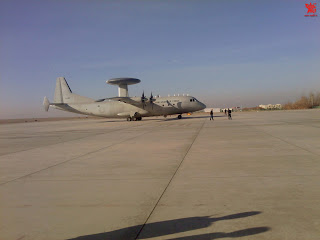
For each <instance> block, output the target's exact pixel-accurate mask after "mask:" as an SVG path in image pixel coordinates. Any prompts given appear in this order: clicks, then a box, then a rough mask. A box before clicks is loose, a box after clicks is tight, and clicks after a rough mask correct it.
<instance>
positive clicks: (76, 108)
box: [43, 77, 206, 121]
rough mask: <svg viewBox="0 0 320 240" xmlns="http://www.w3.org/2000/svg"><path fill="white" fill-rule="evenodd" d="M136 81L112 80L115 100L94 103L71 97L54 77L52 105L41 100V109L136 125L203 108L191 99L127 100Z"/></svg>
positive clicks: (72, 94)
mask: <svg viewBox="0 0 320 240" xmlns="http://www.w3.org/2000/svg"><path fill="white" fill-rule="evenodd" d="M139 82H140V80H139V79H137V78H113V79H110V80H108V81H107V83H108V84H112V85H118V93H119V94H118V95H119V96H118V97H112V98H103V99H99V100H94V99H91V98H87V97H84V96H80V95H78V94H75V93H72V91H71V89H70V87H69V85H68V83H67V81H66V79H65V78H64V77H58V78H57V81H56V88H55V92H54V102H53V103H50V102H49V100H48V98H47V97H44V100H43V105H44V108H45V110H46V111H48V110H49V107H50V106H51V107H53V108H56V109H59V110H63V111H68V112H73V113H79V114H85V115H92V116H99V117H106V118H127V121H140V120H141V119H142V117H151V116H164V117H167V115H175V114H178V118H179V119H181V117H182V116H181V114H183V113H190V112H195V111H199V110H202V109H204V108H205V107H206V106H205V105H204V104H203V103H201V102H200V101H198V100H197V99H196V98H194V97H192V96H184V95H183V96H181V95H180V96H179V95H178V96H170V97H160V96H153V95H152V93H151V96H150V97H149V98H147V97H146V96H145V95H144V92H143V93H142V96H141V97H129V94H128V85H132V84H136V83H139Z"/></svg>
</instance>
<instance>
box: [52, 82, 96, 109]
mask: <svg viewBox="0 0 320 240" xmlns="http://www.w3.org/2000/svg"><path fill="white" fill-rule="evenodd" d="M93 101H94V100H93V99H91V98H87V97H83V96H80V95H77V94H74V93H72V91H71V88H70V87H69V84H68V83H67V81H66V79H65V78H64V77H58V78H57V81H56V90H55V92H54V103H89V102H93Z"/></svg>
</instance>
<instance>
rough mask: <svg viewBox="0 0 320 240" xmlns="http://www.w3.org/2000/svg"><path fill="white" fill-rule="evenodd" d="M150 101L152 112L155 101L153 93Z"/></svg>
mask: <svg viewBox="0 0 320 240" xmlns="http://www.w3.org/2000/svg"><path fill="white" fill-rule="evenodd" d="M149 101H150V103H151V108H152V110H153V101H154V99H153V96H152V92H151V96H150V98H149Z"/></svg>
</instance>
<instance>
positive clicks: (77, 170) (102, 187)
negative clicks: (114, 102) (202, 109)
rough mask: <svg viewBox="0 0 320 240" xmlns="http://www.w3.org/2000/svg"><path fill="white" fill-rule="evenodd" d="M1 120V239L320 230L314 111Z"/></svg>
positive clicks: (317, 115) (266, 235) (319, 147)
mask: <svg viewBox="0 0 320 240" xmlns="http://www.w3.org/2000/svg"><path fill="white" fill-rule="evenodd" d="M216 115H217V116H216V117H215V119H214V121H209V116H204V115H192V116H186V117H185V118H183V119H181V120H178V119H175V118H168V119H164V118H145V119H143V121H137V122H127V121H125V120H109V119H83V120H66V121H57V122H32V123H17V124H1V125H0V166H1V167H0V177H1V178H0V214H1V215H0V223H1V226H0V239H1V240H18V239H19V240H27V239H32V240H38V239H39V240H43V239H46V240H56V239H77V240H97V239H104V240H105V239H121V240H122V239H124V240H126V239H171V240H172V239H180V240H190V239H197V240H207V239H220V238H221V239H222V238H223V239H234V238H239V239H260V240H261V239H262V240H263V239H274V240H278V239H281V240H285V239H288V240H294V239H296V240H301V239H305V240H316V239H317V240H318V239H319V238H320V184H319V183H320V174H319V171H320V111H319V110H301V111H273V112H252V113H234V114H233V120H228V119H227V118H226V117H224V115H222V114H216Z"/></svg>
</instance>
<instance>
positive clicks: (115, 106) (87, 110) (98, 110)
mask: <svg viewBox="0 0 320 240" xmlns="http://www.w3.org/2000/svg"><path fill="white" fill-rule="evenodd" d="M131 99H132V100H135V101H137V102H139V101H141V98H139V97H132V98H131ZM54 107H55V108H57V109H60V110H64V111H69V112H74V113H80V114H85V115H93V116H100V117H107V118H121V117H122V118H123V117H128V116H133V115H135V114H138V115H139V116H143V117H149V116H161V115H163V116H167V115H173V114H182V113H189V112H195V111H199V110H202V109H204V108H205V107H206V106H205V105H204V104H203V103H201V102H199V101H198V100H197V99H195V98H194V97H192V96H172V97H156V98H154V100H153V103H150V102H149V101H147V102H146V103H145V104H144V108H143V104H142V103H141V106H140V107H138V106H133V105H131V104H129V103H125V102H122V101H116V100H111V99H105V100H104V101H101V102H88V103H68V104H64V105H60V106H54Z"/></svg>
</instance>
